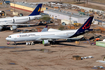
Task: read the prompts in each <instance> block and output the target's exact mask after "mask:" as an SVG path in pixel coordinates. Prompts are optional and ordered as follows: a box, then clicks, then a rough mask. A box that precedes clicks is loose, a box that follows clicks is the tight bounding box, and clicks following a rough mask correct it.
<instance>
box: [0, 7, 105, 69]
mask: <svg viewBox="0 0 105 70" xmlns="http://www.w3.org/2000/svg"><path fill="white" fill-rule="evenodd" d="M1 10H4V8H1ZM6 10H9V8H5V11H6ZM18 12H22V11H20V10H18ZM23 12H24V11H23ZM7 13H8V14H10V13H9V12H7ZM27 14H29V12H27ZM27 14H25V15H27ZM36 27H38V26H35V27H33V28H36ZM23 29H25V28H23ZM10 34H13V31H10V30H3V31H1V32H0V70H95V69H93V67H94V66H103V67H105V64H103V63H99V62H96V61H97V60H103V57H104V56H105V48H104V47H99V46H95V45H90V44H89V42H88V41H80V43H79V44H76V43H75V42H65V41H64V42H60V43H59V44H55V45H49V46H44V45H43V44H41V43H35V45H25V42H23V44H20V43H18V44H17V45H12V44H13V42H11V44H10V45H7V41H6V39H5V38H6V37H8V35H10ZM75 55H79V56H82V57H85V56H93V58H88V59H83V60H73V58H72V57H73V56H75ZM104 69H105V68H104ZM104 69H102V70H104ZM97 70H98V69H97ZM100 70H101V69H100Z"/></svg>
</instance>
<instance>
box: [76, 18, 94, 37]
mask: <svg viewBox="0 0 105 70" xmlns="http://www.w3.org/2000/svg"><path fill="white" fill-rule="evenodd" d="M93 17H94V16H90V17H89V18H88V20H87V21H86V22H85V23H84V24H83V25H82V26H81V27H80V28H79V29H78V30H77V32H76V33H75V35H80V34H83V33H85V32H87V31H92V29H90V26H91V24H92V20H93Z"/></svg>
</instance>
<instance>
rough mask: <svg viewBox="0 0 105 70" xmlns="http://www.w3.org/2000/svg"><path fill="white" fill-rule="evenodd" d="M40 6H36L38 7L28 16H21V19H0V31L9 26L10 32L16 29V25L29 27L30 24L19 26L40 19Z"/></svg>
mask: <svg viewBox="0 0 105 70" xmlns="http://www.w3.org/2000/svg"><path fill="white" fill-rule="evenodd" d="M41 7H42V4H38V6H37V7H36V8H35V9H34V11H33V12H32V13H31V14H30V15H29V16H21V17H8V18H1V19H0V30H2V29H3V27H6V26H9V25H10V30H14V29H16V28H17V26H18V25H31V24H21V23H25V22H28V21H30V20H33V19H35V18H38V17H41V15H40V11H41Z"/></svg>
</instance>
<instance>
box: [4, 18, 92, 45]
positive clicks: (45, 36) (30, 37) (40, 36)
mask: <svg viewBox="0 0 105 70" xmlns="http://www.w3.org/2000/svg"><path fill="white" fill-rule="evenodd" d="M92 20H93V16H90V17H89V18H88V20H87V21H86V22H85V23H84V24H83V25H82V26H81V27H80V28H79V29H77V30H63V31H61V30H57V29H49V30H47V29H46V30H42V32H32V33H18V34H12V35H9V36H8V37H7V38H6V40H7V41H13V42H15V43H16V42H21V41H34V42H35V41H42V42H43V44H48V43H50V41H51V42H54V41H56V40H57V39H72V37H76V36H79V35H81V34H84V33H86V32H88V31H92V29H90V26H91V23H92ZM32 43H33V42H32Z"/></svg>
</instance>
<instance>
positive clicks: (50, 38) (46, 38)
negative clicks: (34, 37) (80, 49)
mask: <svg viewBox="0 0 105 70" xmlns="http://www.w3.org/2000/svg"><path fill="white" fill-rule="evenodd" d="M81 38H82V37H74V38H63V37H42V38H38V39H39V40H54V39H71V40H75V39H81Z"/></svg>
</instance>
